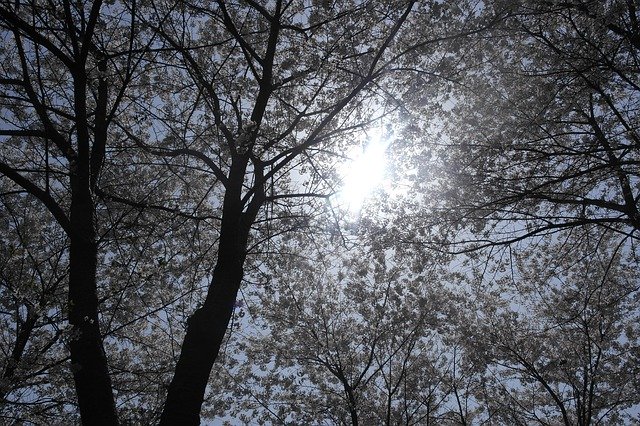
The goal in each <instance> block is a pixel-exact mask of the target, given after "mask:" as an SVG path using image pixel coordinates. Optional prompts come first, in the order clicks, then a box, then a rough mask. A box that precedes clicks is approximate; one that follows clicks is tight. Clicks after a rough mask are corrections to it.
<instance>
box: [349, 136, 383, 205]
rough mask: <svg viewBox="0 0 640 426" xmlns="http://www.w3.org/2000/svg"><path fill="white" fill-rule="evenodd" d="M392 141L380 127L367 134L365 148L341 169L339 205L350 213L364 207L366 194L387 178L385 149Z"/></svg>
mask: <svg viewBox="0 0 640 426" xmlns="http://www.w3.org/2000/svg"><path fill="white" fill-rule="evenodd" d="M388 145H389V142H388V141H387V140H385V138H383V132H382V130H381V129H376V130H375V131H370V132H368V134H367V143H366V145H365V148H364V151H363V150H362V149H361V148H358V149H356V150H355V151H354V152H352V154H351V155H350V156H349V157H350V160H349V161H346V162H345V163H344V164H343V165H342V167H341V170H340V172H341V173H340V175H341V177H342V188H341V190H340V192H339V193H338V204H339V206H340V207H343V208H346V209H347V210H348V211H350V212H357V211H359V210H360V209H361V208H362V204H363V203H364V201H365V199H366V198H367V196H368V195H369V194H370V193H371V192H372V191H373V190H375V189H376V188H377V187H378V186H380V184H381V183H382V181H383V180H384V177H385V173H386V153H385V151H386V149H387V146H388Z"/></svg>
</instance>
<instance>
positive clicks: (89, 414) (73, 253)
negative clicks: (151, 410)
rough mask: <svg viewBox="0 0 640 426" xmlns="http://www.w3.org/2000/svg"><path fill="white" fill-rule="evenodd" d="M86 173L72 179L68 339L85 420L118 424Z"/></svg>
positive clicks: (99, 423)
mask: <svg viewBox="0 0 640 426" xmlns="http://www.w3.org/2000/svg"><path fill="white" fill-rule="evenodd" d="M93 214H94V208H93V201H92V198H91V193H90V191H89V187H88V176H83V177H81V178H78V177H74V178H72V201H71V224H72V226H73V231H74V232H73V234H72V235H71V247H70V252H69V323H70V324H71V327H72V334H71V337H70V339H69V351H70V354H71V369H72V372H73V379H74V381H75V386H76V393H77V396H78V405H79V408H80V416H81V419H82V423H83V424H85V425H114V424H117V423H118V420H117V415H116V408H115V402H114V398H113V393H112V390H111V389H112V388H111V378H110V377H109V370H108V367H107V358H106V355H105V352H104V348H103V346H102V336H101V334H100V327H99V323H98V297H97V293H96V265H97V256H98V247H97V243H96V238H95V227H94V220H93Z"/></svg>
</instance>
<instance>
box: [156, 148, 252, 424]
mask: <svg viewBox="0 0 640 426" xmlns="http://www.w3.org/2000/svg"><path fill="white" fill-rule="evenodd" d="M247 163H248V158H247V157H246V156H235V157H234V160H233V164H232V166H231V170H230V172H229V180H228V184H227V192H226V194H225V198H224V208H223V216H222V224H221V229H220V240H219V246H218V258H217V263H216V266H215V269H214V271H213V277H212V283H211V286H210V287H209V291H208V293H207V297H206V299H205V302H204V304H203V306H202V307H200V308H198V309H197V310H196V311H195V312H194V313H193V314H192V315H191V316H190V317H189V319H188V321H187V333H186V335H185V338H184V341H183V343H182V351H181V352H180V358H179V359H178V363H177V365H176V369H175V372H174V376H173V380H172V381H171V384H170V386H169V392H168V395H167V400H166V402H165V406H164V410H163V412H162V418H161V420H160V424H161V425H176V424H180V425H197V424H200V410H201V408H202V402H203V401H204V394H205V390H206V386H207V382H208V380H209V374H210V373H211V368H212V367H213V363H214V362H215V360H216V359H217V357H218V353H219V352H220V347H221V345H222V342H223V339H224V336H225V333H226V330H227V327H228V325H229V322H230V321H231V317H232V315H233V306H234V303H235V301H236V297H237V295H238V290H239V289H240V284H241V282H242V277H243V267H244V262H245V259H246V250H247V241H248V239H249V232H250V231H251V224H252V223H253V221H254V220H255V217H256V215H257V213H258V210H259V209H260V207H261V205H262V204H263V202H264V195H263V191H261V190H257V191H256V195H255V196H254V198H253V200H252V201H251V202H250V203H249V206H248V208H247V209H246V211H244V212H243V203H242V199H241V196H242V192H241V189H242V183H243V178H244V174H245V171H246V168H247ZM256 185H261V184H260V183H257V184H256ZM258 189H259V188H258Z"/></svg>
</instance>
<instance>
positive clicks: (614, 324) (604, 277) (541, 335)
mask: <svg viewBox="0 0 640 426" xmlns="http://www.w3.org/2000/svg"><path fill="white" fill-rule="evenodd" d="M590 231H591V232H590V233H589V234H586V235H585V234H581V233H574V235H572V236H571V237H569V238H567V239H566V240H560V241H555V242H553V241H549V240H550V238H547V242H548V243H549V246H548V248H545V249H541V248H540V247H539V246H538V247H533V246H532V247H530V248H529V249H527V250H525V251H524V252H523V253H522V254H520V255H514V256H513V257H512V258H511V259H505V261H504V262H503V265H498V267H497V268H496V269H495V270H492V268H489V269H488V270H486V275H485V276H484V278H479V279H478V280H476V281H475V284H472V285H470V286H469V287H468V288H469V291H468V293H467V294H466V300H467V303H466V305H467V306H466V308H464V310H461V311H460V312H461V313H462V314H461V316H460V317H459V318H458V319H457V321H456V322H457V323H458V324H459V327H460V328H459V330H460V331H459V333H460V334H459V335H460V336H461V342H462V345H463V347H464V348H465V349H466V351H465V353H466V356H465V358H466V359H467V361H468V362H469V363H470V365H472V366H474V367H473V368H476V369H478V370H477V371H478V372H479V374H481V376H482V377H483V380H482V383H481V385H480V386H478V387H477V388H476V390H475V392H476V398H478V400H480V401H483V405H484V406H486V411H485V414H484V415H485V416H487V417H488V418H489V419H493V420H496V421H498V422H501V423H509V424H531V423H539V424H549V423H559V424H565V425H575V424H578V425H587V424H603V423H604V424H627V423H628V422H629V421H631V420H632V419H633V416H634V414H633V413H634V410H635V408H637V407H638V404H640V399H639V398H638V392H637V385H638V382H637V374H638V369H637V361H638V359H637V358H638V353H639V352H638V331H639V330H638V326H637V323H638V315H639V314H640V312H638V307H637V306H638V297H639V294H640V293H639V292H638V276H637V275H638V274H637V268H635V267H634V266H635V264H636V262H637V258H636V257H635V255H634V254H633V251H630V250H629V247H628V245H627V244H624V243H623V244H621V243H620V238H619V236H618V235H616V234H615V233H612V232H608V231H607V232H602V231H600V232H598V231H599V229H598V228H596V227H595V226H594V227H592V229H591V230H590ZM491 277H498V278H497V279H492V278H491ZM459 306H460V307H461V308H462V307H463V306H464V305H462V304H460V305H459ZM631 407H635V408H634V409H632V410H629V409H630V408H631ZM636 412H637V411H636Z"/></svg>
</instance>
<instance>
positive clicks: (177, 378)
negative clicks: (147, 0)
mask: <svg viewBox="0 0 640 426" xmlns="http://www.w3.org/2000/svg"><path fill="white" fill-rule="evenodd" d="M182 6H183V7H181V8H176V9H173V8H172V7H171V6H170V5H165V4H163V3H156V4H152V5H150V7H149V11H147V12H145V16H147V18H146V19H147V21H146V24H147V25H148V26H150V27H151V28H153V29H154V30H155V31H156V32H157V33H158V34H160V35H161V36H162V37H163V40H164V41H165V43H166V45H167V52H168V53H167V54H166V55H165V56H164V57H163V58H162V60H163V63H158V64H157V68H156V72H159V73H161V74H162V75H163V77H162V78H158V79H157V86H156V87H157V88H158V89H157V90H155V91H152V92H151V93H153V95H152V96H153V97H152V98H151V99H149V100H148V101H147V105H148V108H149V109H148V113H147V116H148V117H156V118H157V119H156V120H153V121H151V122H149V121H147V122H141V123H140V124H139V126H134V127H133V128H130V129H127V130H126V132H127V136H128V137H129V138H130V140H131V141H132V142H133V143H134V144H135V145H136V146H138V147H140V148H141V149H143V150H145V151H147V152H149V153H153V154H156V155H158V156H160V157H164V158H165V159H167V161H173V160H172V159H176V158H187V159H188V161H184V160H183V163H182V165H181V166H179V167H181V168H187V167H189V168H197V169H198V173H199V174H201V175H202V179H206V182H207V185H206V188H204V189H205V192H204V194H203V196H202V200H203V201H202V204H207V203H208V204H209V206H210V207H213V209H214V211H215V212H216V214H215V215H214V216H216V218H217V220H218V225H217V227H216V228H217V229H215V230H214V235H213V236H212V237H211V238H212V239H214V238H215V239H217V255H216V256H217V258H216V261H215V262H214V265H215V266H212V268H211V269H212V271H211V285H210V287H209V288H208V291H207V294H206V296H205V297H204V301H203V302H202V303H201V304H200V306H199V307H198V308H197V309H196V310H195V311H194V312H193V314H192V315H191V316H190V318H189V320H188V327H187V331H186V335H185V338H184V342H183V344H182V349H181V354H180V357H179V359H178V360H177V365H176V370H175V374H174V377H173V380H172V382H171V385H170V387H169V391H168V396H167V402H166V405H165V409H164V412H163V416H162V423H164V424H172V423H185V424H195V423H197V422H198V421H199V412H200V410H201V405H202V401H203V398H204V395H205V389H206V384H207V379H208V377H209V374H210V371H211V368H212V365H213V363H214V361H215V359H216V357H217V355H218V352H219V350H220V345H221V343H222V341H223V338H224V335H225V331H226V330H227V327H228V324H229V321H230V319H231V318H232V313H233V306H234V302H235V300H236V298H237V294H238V290H239V288H240V285H241V282H242V278H243V275H244V267H245V262H246V261H247V256H248V254H249V253H250V252H251V250H252V248H255V247H259V243H260V242H261V241H263V240H268V239H269V238H272V237H273V235H275V234H278V233H281V232H285V231H286V230H287V227H289V226H293V227H299V226H307V225H308V223H309V219H308V217H309V215H310V212H311V211H313V209H314V208H315V207H316V206H318V208H319V209H323V205H322V204H323V202H324V201H323V200H326V199H327V198H329V197H330V196H331V194H332V193H333V192H334V191H335V190H334V188H333V185H334V183H335V175H333V176H332V174H331V172H330V170H331V167H332V166H333V165H334V164H335V163H336V159H337V158H340V156H341V155H342V150H343V148H344V147H345V146H346V144H348V143H349V137H351V136H352V135H353V134H354V133H355V132H356V131H359V130H362V129H365V128H366V127H367V126H369V125H370V123H373V122H375V121H376V120H377V119H378V118H380V117H383V116H385V115H386V114H389V113H390V111H393V110H394V109H395V108H396V107H395V106H393V104H392V106H389V103H390V102H391V101H390V99H391V97H390V96H389V93H390V92H393V90H391V89H390V88H391V87H392V86H394V85H395V84H396V83H397V82H396V81H394V79H395V76H394V72H397V73H399V72H401V71H403V72H406V71H407V69H404V68H401V67H399V64H400V62H401V61H400V59H401V58H404V57H409V53H412V52H415V51H417V50H420V49H422V51H423V52H425V53H426V52H429V51H431V50H432V49H433V48H434V46H436V45H437V44H438V43H439V42H440V41H441V40H443V39H446V38H449V37H455V36H456V35H459V33H460V32H462V29H461V27H460V26H456V25H455V24H454V22H455V19H456V18H458V17H459V16H461V15H463V16H464V14H465V12H466V13H471V12H469V11H468V10H466V11H465V10H463V9H464V8H458V9H455V10H457V12H456V13H453V12H452V13H450V16H449V17H448V18H447V19H442V20H434V22H433V25H432V26H430V27H428V28H429V31H428V32H427V33H424V34H421V33H415V32H414V31H411V30H410V27H408V26H407V25H406V24H407V22H408V20H411V21H412V22H423V20H426V19H430V14H431V12H432V9H434V8H436V7H439V6H438V5H437V3H436V2H425V3H424V4H417V2H412V1H410V2H406V1H397V2H392V3H389V2H385V3H380V2H375V1H371V2H364V3H362V2H346V3H341V4H340V7H338V5H334V6H333V7H329V5H326V6H327V7H321V5H314V6H309V5H308V3H305V2H282V1H276V2H274V3H273V4H270V5H268V6H261V5H260V4H258V3H257V2H243V3H229V2H216V3H215V4H209V3H203V4H200V3H198V2H193V3H185V4H183V5H182ZM165 17H168V18H167V19H165ZM466 24H468V22H467V23H465V25H466ZM448 25H450V26H448ZM461 25H462V24H461ZM425 28H426V27H425ZM462 28H464V27H462ZM472 30H473V31H477V28H475V29H473V28H472V29H470V30H469V31H472ZM169 51H170V52H169ZM173 51H175V52H177V54H175V55H174V54H173V53H172V52H173ZM163 64H164V66H163ZM429 65H430V64H429ZM396 66H398V68H395V67H396ZM416 67H417V69H419V68H421V67H422V64H421V65H416ZM155 94H157V96H156V95H155ZM145 134H146V135H148V137H144V136H140V135H145ZM201 184H202V180H200V181H199V182H198V183H195V186H196V187H198V185H201ZM286 222H289V223H292V225H287V224H286ZM280 224H283V225H282V227H281V226H280ZM283 228H284V229H283Z"/></svg>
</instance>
